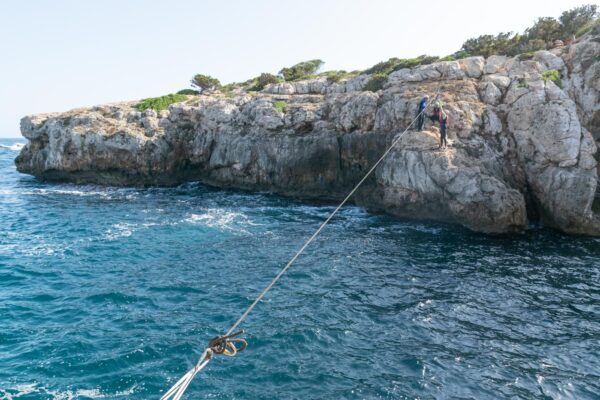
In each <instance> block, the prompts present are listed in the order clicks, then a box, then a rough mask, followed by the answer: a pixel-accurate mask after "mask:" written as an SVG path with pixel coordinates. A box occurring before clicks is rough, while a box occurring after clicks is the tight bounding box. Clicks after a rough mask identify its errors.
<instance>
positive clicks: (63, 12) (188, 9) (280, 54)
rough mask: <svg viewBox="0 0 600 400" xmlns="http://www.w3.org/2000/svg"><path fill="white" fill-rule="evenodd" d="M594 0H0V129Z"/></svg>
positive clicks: (413, 45) (420, 43) (436, 42)
mask: <svg viewBox="0 0 600 400" xmlns="http://www.w3.org/2000/svg"><path fill="white" fill-rule="evenodd" d="M592 3H594V2H593V1H585V0H584V1H583V2H582V1H581V0H579V1H570V0H560V1H548V0H543V1H537V0H535V1H524V0H521V1H514V0H505V1H502V2H499V1H497V0H496V1H483V0H479V1H460V2H458V1H455V2H447V1H437V0H429V1H410V2H401V1H391V0H387V1H386V0H368V1H367V0H338V1H334V0H300V1H298V0H297V1H293V2H286V1H284V0H279V1H271V0H247V1H242V0H231V1H227V0H221V1H191V0H170V1H164V0H163V1H151V0H130V1H127V0H118V1H117V0H102V1H99V0H98V1H74V0H72V1H68V0H47V1H41V0H40V1H33V0H30V1H27V0H3V1H2V2H1V3H0V57H1V58H0V60H1V61H0V88H1V89H0V90H1V92H0V137H17V136H19V120H20V118H21V117H22V116H24V115H26V114H32V113H39V112H49V111H64V110H68V109H70V108H75V107H79V106H90V105H94V104H100V103H104V102H112V101H119V100H132V99H139V98H144V97H150V96H158V95H162V94H166V93H170V92H174V91H177V90H179V89H182V88H185V87H188V84H189V79H190V77H191V76H192V75H193V74H194V73H197V72H201V73H207V74H210V75H213V76H215V77H217V78H219V79H220V80H221V82H223V83H227V82H231V81H242V80H246V79H248V78H250V77H253V76H256V75H258V74H259V73H261V72H272V73H276V72H277V71H279V70H280V69H281V67H283V66H288V65H291V64H294V63H296V62H299V61H303V60H306V59H311V58H321V59H323V60H325V61H326V65H325V69H346V70H354V69H364V68H366V67H369V66H371V65H373V64H375V63H376V62H379V61H382V60H386V59H388V58H390V57H394V56H397V57H414V56H418V55H420V54H425V53H426V54H431V55H446V54H449V53H452V52H454V51H456V50H458V49H459V48H460V46H461V44H462V43H463V42H464V40H465V39H468V38H470V37H474V36H478V35H480V34H485V33H498V32H500V31H509V30H512V31H522V30H523V29H525V28H526V27H527V26H530V25H531V24H532V22H533V21H534V20H535V19H536V18H537V17H540V16H554V17H557V16H558V15H559V14H560V13H561V12H562V11H564V10H567V9H570V8H572V7H575V6H578V5H581V4H592Z"/></svg>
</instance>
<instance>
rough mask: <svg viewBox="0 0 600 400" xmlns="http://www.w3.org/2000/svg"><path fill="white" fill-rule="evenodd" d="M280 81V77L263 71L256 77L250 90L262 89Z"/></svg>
mask: <svg viewBox="0 0 600 400" xmlns="http://www.w3.org/2000/svg"><path fill="white" fill-rule="evenodd" d="M279 82H280V78H278V77H276V76H275V75H273V74H269V73H268V72H263V73H262V74H260V75H259V76H258V77H257V78H256V79H255V83H254V86H252V87H251V88H250V90H256V91H261V90H263V89H264V88H265V86H267V85H270V84H272V83H279Z"/></svg>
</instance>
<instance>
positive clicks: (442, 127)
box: [439, 109, 448, 149]
mask: <svg viewBox="0 0 600 400" xmlns="http://www.w3.org/2000/svg"><path fill="white" fill-rule="evenodd" d="M440 111H441V112H440V116H439V121H440V149H445V148H446V147H447V146H448V141H447V140H446V136H447V132H446V127H447V125H448V114H446V112H445V111H443V110H441V109H440Z"/></svg>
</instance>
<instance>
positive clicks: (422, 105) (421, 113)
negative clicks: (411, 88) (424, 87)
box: [417, 95, 429, 132]
mask: <svg viewBox="0 0 600 400" xmlns="http://www.w3.org/2000/svg"><path fill="white" fill-rule="evenodd" d="M427 101H429V96H427V95H426V96H425V97H423V98H422V99H421V101H420V102H419V107H418V108H417V116H418V118H417V129H418V130H419V132H420V131H422V130H423V125H425V110H426V109H427Z"/></svg>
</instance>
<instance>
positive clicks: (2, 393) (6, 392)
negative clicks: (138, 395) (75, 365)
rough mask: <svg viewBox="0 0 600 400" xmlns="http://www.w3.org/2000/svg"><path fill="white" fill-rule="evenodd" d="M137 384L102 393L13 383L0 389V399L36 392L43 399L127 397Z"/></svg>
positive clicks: (7, 399) (69, 399) (95, 389)
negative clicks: (8, 387) (13, 384)
mask: <svg viewBox="0 0 600 400" xmlns="http://www.w3.org/2000/svg"><path fill="white" fill-rule="evenodd" d="M136 389H137V385H133V386H132V387H131V388H129V389H127V390H122V391H118V392H115V393H103V392H102V391H101V390H100V389H97V388H94V389H68V390H62V391H61V390H51V389H48V388H46V387H45V386H42V385H39V384H37V383H27V384H19V385H15V386H14V387H13V388H11V389H0V400H14V399H18V398H20V397H23V396H27V395H29V394H37V395H39V396H40V397H42V398H44V399H52V400H76V399H105V398H115V397H127V396H130V395H132V394H133V393H135V390H136Z"/></svg>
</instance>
